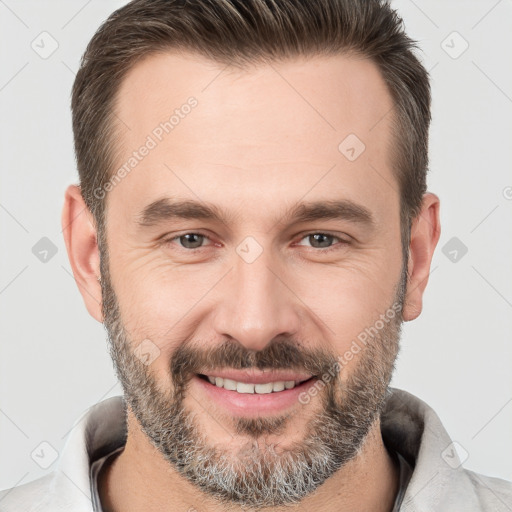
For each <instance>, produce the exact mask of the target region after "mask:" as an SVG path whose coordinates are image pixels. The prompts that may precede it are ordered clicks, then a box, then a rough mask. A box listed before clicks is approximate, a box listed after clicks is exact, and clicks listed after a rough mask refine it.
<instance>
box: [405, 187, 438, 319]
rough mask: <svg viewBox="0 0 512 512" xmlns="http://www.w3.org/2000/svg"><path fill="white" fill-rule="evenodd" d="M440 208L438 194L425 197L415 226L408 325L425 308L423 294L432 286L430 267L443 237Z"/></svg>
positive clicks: (408, 286) (406, 302) (410, 266)
mask: <svg viewBox="0 0 512 512" xmlns="http://www.w3.org/2000/svg"><path fill="white" fill-rule="evenodd" d="M439 205H440V201H439V198H438V197H437V196H436V195H435V194H432V193H430V192H428V193H426V194H424V196H423V201H422V206H421V211H420V213H419V215H418V216H417V217H416V218H415V219H414V220H413V222H412V225H411V240H410V245H409V260H408V271H409V280H408V282H407V293H406V296H405V303H404V309H403V319H404V320H405V321H410V320H414V319H415V318H417V317H418V316H419V315H420V313H421V310H422V307H423V292H424V291H425V288H426V287H427V283H428V277H429V273H430V263H431V261H432V256H433V254H434V249H435V248H436V245H437V242H438V240H439V236H440V234H441V224H440V221H439Z"/></svg>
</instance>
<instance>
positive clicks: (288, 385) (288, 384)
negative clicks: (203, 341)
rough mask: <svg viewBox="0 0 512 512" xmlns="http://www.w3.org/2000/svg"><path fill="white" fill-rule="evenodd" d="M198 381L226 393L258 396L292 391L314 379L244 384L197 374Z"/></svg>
mask: <svg viewBox="0 0 512 512" xmlns="http://www.w3.org/2000/svg"><path fill="white" fill-rule="evenodd" d="M198 377H199V378H200V379H203V380H204V381H207V382H209V383H210V384H212V385H213V386H216V387H218V388H223V389H227V390H228V391H236V392H237V393H241V394H245V393H247V394H258V395H267V394H269V393H280V392H281V391H285V390H288V389H294V388H295V387H297V386H300V385H301V384H303V383H305V382H308V381H310V380H312V379H313V378H314V377H307V378H304V379H299V380H293V379H292V380H275V381H268V382H260V383H253V382H246V381H236V380H234V379H228V378H227V377H218V376H214V375H203V374H198Z"/></svg>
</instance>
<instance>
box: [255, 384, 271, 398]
mask: <svg viewBox="0 0 512 512" xmlns="http://www.w3.org/2000/svg"><path fill="white" fill-rule="evenodd" d="M273 387H274V385H273V384H272V382H268V383H267V384H256V385H255V386H254V391H256V393H258V395H266V394H267V393H272V388H273Z"/></svg>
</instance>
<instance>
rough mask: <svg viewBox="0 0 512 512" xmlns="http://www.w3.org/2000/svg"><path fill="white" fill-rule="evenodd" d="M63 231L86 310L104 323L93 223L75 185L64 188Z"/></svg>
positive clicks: (98, 257)
mask: <svg viewBox="0 0 512 512" xmlns="http://www.w3.org/2000/svg"><path fill="white" fill-rule="evenodd" d="M62 233H63V234H64V241H65V242H66V250H67V252H68V257H69V262H70V263H71V269H72V270H73V276H74V277H75V281H76V284H77V285H78V289H79V290H80V293H81V294H82V297H83V299H84V302H85V306H86V308H87V311H89V313H90V315H91V316H92V317H93V318H95V319H96V320H98V322H103V315H102V310H101V285H100V281H99V278H100V255H99V250H98V243H97V236H96V226H95V222H94V218H93V216H92V214H91V212H90V210H89V208H87V206H86V204H85V201H84V200H83V197H82V194H81V192H80V187H78V186H77V185H70V186H69V187H68V188H67V189H66V193H65V196H64V207H63V209H62Z"/></svg>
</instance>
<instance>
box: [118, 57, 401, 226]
mask: <svg viewBox="0 0 512 512" xmlns="http://www.w3.org/2000/svg"><path fill="white" fill-rule="evenodd" d="M190 105H193V106H190ZM392 107H393V103H392V100H391V97H390V95H389V93H388V90H387V88H386V85H385V82H384V80H383V78H382V76H381V74H380V72H379V70H378V69H377V67H376V66H375V64H374V63H372V62H371V61H369V60H367V59H362V58H360V57H356V56H343V55H338V56H328V57H326V56H324V57H320V56H317V57H310V58H307V59H306V58H300V59H299V58H297V59H289V60H286V61H282V62H275V63H269V64H259V65H255V66H253V67H250V68H246V69H235V68H233V67H230V66H225V65H222V64H220V63H217V62H213V61H211V60H208V59H206V58H204V57H202V56H198V55H193V54H187V53H177V52H166V53H160V54H155V55H151V56H149V57H147V58H146V59H144V60H143V61H141V62H139V63H138V64H137V65H135V66H134V67H133V69H131V70H130V72H129V73H128V74H127V76H126V77H125V79H124V80H123V82H122V84H121V87H120V89H119V92H118V95H117V102H116V116H117V117H118V118H119V120H120V121H119V123H118V126H117V135H118V137H117V139H118V141H117V145H118V149H119V151H118V155H119V158H118V160H117V162H116V169H118V168H120V167H121V166H123V165H125V167H126V169H128V172H127V173H123V174H127V176H126V178H123V180H122V181H120V182H119V184H118V185H116V187H115V189H114V190H113V191H112V192H110V193H109V194H110V195H111V196H112V201H116V200H118V206H120V207H122V208H123V209H124V210H125V213H126V215H127V216H128V215H130V211H133V209H135V208H136V207H137V206H143V205H144V204H147V203H149V202H151V201H153V200H155V199H158V197H160V196H165V195H172V194H179V195H180V196H188V197H193V196H194V195H195V196H196V199H197V198H201V197H205V198H208V199H209V200H210V201H211V202H216V201H217V202H218V203H219V204H223V203H224V204H226V202H227V198H228V197H230V198H232V201H229V202H228V204H226V206H229V203H230V204H231V206H232V208H234V209H237V208H238V209H240V208H244V205H245V207H249V206H250V205H252V206H253V207H256V203H257V202H259V205H260V209H261V206H262V204H263V203H262V200H264V199H265V198H267V199H268V202H269V205H270V204H271V203H272V204H274V205H275V204H276V200H278V198H281V199H282V200H283V201H285V202H286V201H287V200H289V201H291V202H293V201H296V200H298V199H300V198H301V197H303V196H304V195H305V194H310V195H313V196H316V197H314V199H319V198H322V197H326V196H327V195H329V198H330V199H334V198H335V197H334V195H335V194H340V193H341V194H342V195H345V196H346V197H348V198H349V199H353V200H355V199H359V200H360V201H362V202H364V201H365V200H366V202H367V203H368V202H373V203H374V206H375V207H379V201H380V202H383V201H385V198H384V197H383V196H384V195H383V194H382V191H383V190H386V192H387V194H385V196H386V197H388V199H389V197H391V199H392V200H396V199H397V196H398V191H397V186H394V185H395V179H394V176H393V173H392V162H391V154H390V149H391V145H392V140H391V111H392ZM143 146H147V147H149V148H150V149H149V150H148V151H145V150H144V151H143V152H144V153H145V155H144V156H143V157H140V155H137V159H136V161H135V160H133V158H135V157H134V156H133V153H134V151H135V152H137V151H138V149H139V148H142V147H143ZM354 157H355V158H354ZM130 158H131V159H132V162H131V163H132V164H133V165H128V166H126V164H127V163H128V162H129V160H130ZM385 181H387V182H388V184H389V183H391V184H392V186H389V185H388V187H387V189H386V188H385V184H384V183H385ZM365 191H366V195H367V198H366V199H364V197H363V196H364V194H365ZM379 192H380V194H379ZM121 197H122V201H121V202H119V201H120V198H121ZM116 198H117V199H116ZM109 201H110V199H109ZM283 201H281V202H283ZM381 206H382V207H383V206H384V204H382V205H381ZM248 209H250V208H248Z"/></svg>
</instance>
